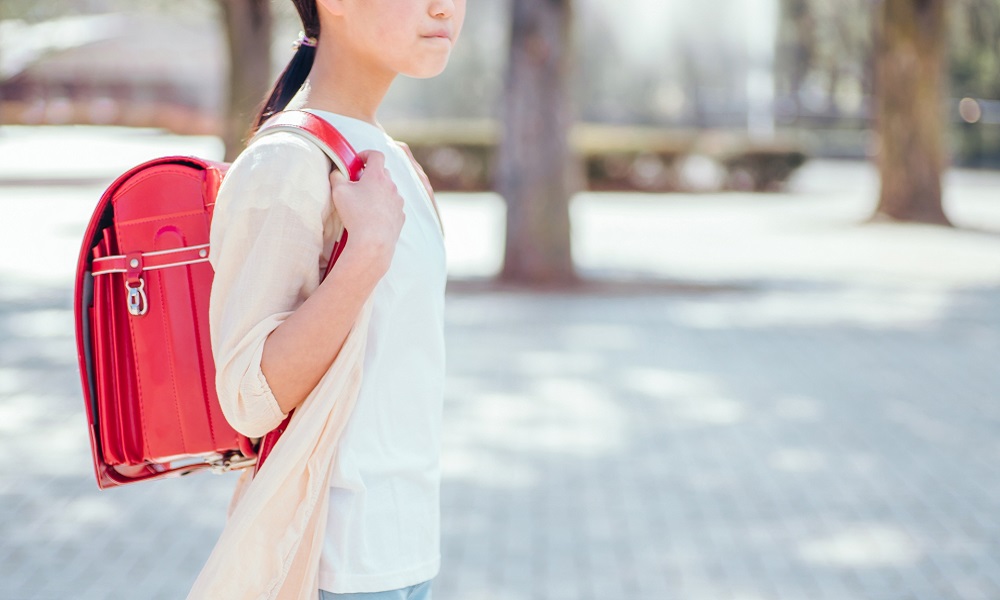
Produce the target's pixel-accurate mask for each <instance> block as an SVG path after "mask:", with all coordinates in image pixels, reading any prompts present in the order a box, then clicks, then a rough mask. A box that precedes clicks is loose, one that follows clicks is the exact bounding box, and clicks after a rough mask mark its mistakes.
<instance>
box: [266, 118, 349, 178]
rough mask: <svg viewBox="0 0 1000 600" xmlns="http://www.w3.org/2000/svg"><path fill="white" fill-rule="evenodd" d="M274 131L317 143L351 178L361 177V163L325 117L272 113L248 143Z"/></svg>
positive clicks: (342, 171)
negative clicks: (289, 133)
mask: <svg viewBox="0 0 1000 600" xmlns="http://www.w3.org/2000/svg"><path fill="white" fill-rule="evenodd" d="M278 131H290V132H292V133H296V134H298V135H301V136H302V137H304V138H306V139H308V140H309V141H311V142H312V143H314V144H316V145H317V146H319V147H320V149H321V150H323V152H324V153H326V155H327V156H328V157H330V160H332V161H333V164H334V165H335V166H336V167H337V168H338V169H340V172H341V173H344V174H345V175H347V178H348V179H350V180H351V181H357V180H358V178H359V177H360V176H361V171H362V170H363V169H364V167H365V165H364V163H363V162H362V161H361V159H360V158H358V155H357V152H355V151H354V148H353V147H352V146H351V144H350V143H349V142H348V141H347V139H346V138H345V137H344V136H343V135H341V133H340V132H339V131H337V128H336V127H334V126H333V125H331V124H330V123H329V122H328V121H327V120H326V119H324V118H322V117H319V116H317V115H314V114H312V113H310V112H307V111H304V110H286V111H282V112H279V113H275V114H274V115H273V116H272V117H271V118H269V119H268V120H267V121H265V122H264V124H263V125H261V126H260V129H258V130H257V133H256V134H255V135H254V136H253V138H252V139H251V140H250V142H251V143H252V142H253V141H254V140H256V139H258V138H260V137H263V136H265V135H268V134H271V133H276V132H278Z"/></svg>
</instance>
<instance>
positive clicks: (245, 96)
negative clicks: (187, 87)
mask: <svg viewBox="0 0 1000 600" xmlns="http://www.w3.org/2000/svg"><path fill="white" fill-rule="evenodd" d="M218 1H219V6H220V8H221V9H222V19H223V22H224V23H225V28H226V40H227V42H228V47H229V89H228V93H227V96H226V105H225V114H224V117H223V133H222V138H223V141H224V142H225V144H226V160H227V161H231V160H233V159H235V158H236V156H237V155H238V154H239V153H240V152H241V151H242V150H243V148H244V141H245V140H244V138H245V136H246V134H247V132H248V131H249V129H250V126H251V125H252V123H251V121H252V120H253V118H254V117H256V116H257V109H258V108H259V106H260V104H261V102H263V100H264V96H265V95H266V94H267V92H268V90H269V89H270V88H271V84H272V83H273V82H272V81H271V29H272V22H273V18H272V15H271V4H270V2H269V0H218Z"/></svg>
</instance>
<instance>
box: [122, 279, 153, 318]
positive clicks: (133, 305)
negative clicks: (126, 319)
mask: <svg viewBox="0 0 1000 600" xmlns="http://www.w3.org/2000/svg"><path fill="white" fill-rule="evenodd" d="M145 288H146V282H145V281H143V279H142V278H141V277H140V278H139V286H138V287H132V286H130V285H129V284H128V281H126V282H125V289H126V290H128V312H129V314H130V315H132V316H133V317H141V316H142V315H144V314H146V311H147V310H148V309H149V303H148V302H147V301H146V289H145Z"/></svg>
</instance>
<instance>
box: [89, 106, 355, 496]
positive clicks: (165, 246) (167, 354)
mask: <svg viewBox="0 0 1000 600" xmlns="http://www.w3.org/2000/svg"><path fill="white" fill-rule="evenodd" d="M278 117H280V118H278V119H275V120H274V123H279V124H289V123H290V124H292V125H295V126H301V127H305V128H308V129H310V130H311V131H313V132H314V133H315V134H317V136H318V137H320V139H323V140H324V141H327V142H328V143H329V144H330V146H331V147H332V148H333V149H334V150H335V151H336V152H338V154H339V156H340V158H341V160H343V162H344V164H345V165H348V166H349V167H348V169H349V171H350V173H349V176H350V178H351V179H353V180H356V179H357V178H358V176H359V175H360V172H361V169H362V167H363V165H362V164H361V162H360V159H358V158H357V155H356V154H355V152H354V151H353V149H352V148H351V147H350V145H349V144H348V143H347V141H346V140H344V139H343V137H342V136H340V134H339V133H338V132H336V130H335V129H334V128H333V127H332V126H330V125H329V124H328V123H327V122H326V121H324V120H322V119H320V118H319V117H316V116H315V115H311V114H309V113H297V112H292V113H280V114H279V115H278ZM286 121H287V123H286ZM270 123H271V122H269V124H266V125H265V127H268V126H270ZM228 167H229V165H228V164H225V163H216V162H211V161H206V160H202V159H199V158H196V157H185V156H174V157H163V158H159V159H156V160H153V161H149V162H147V163H144V164H142V165H139V166H137V167H135V168H134V169H131V170H130V171H129V172H127V173H125V174H123V175H122V176H121V177H119V178H118V179H117V180H116V181H115V182H114V183H113V184H112V185H111V186H110V187H109V188H108V189H107V191H106V192H105V194H104V195H103V197H102V198H101V200H100V202H99V203H98V206H97V208H96V209H95V211H94V216H93V218H92V219H91V222H90V224H89V226H88V228H87V232H86V234H85V237H84V243H83V246H82V248H81V252H80V257H79V261H78V264H77V280H76V294H75V302H74V313H75V326H76V333H77V354H78V359H79V362H80V373H81V382H82V384H83V392H84V401H85V406H86V412H87V419H88V424H89V427H90V433H91V450H92V455H93V459H94V468H95V474H96V476H97V480H98V485H99V486H100V487H101V488H107V487H113V486H116V485H122V484H125V483H130V482H134V481H143V480H148V479H155V478H160V477H165V476H170V475H178V474H184V473H187V472H191V471H195V470H200V469H205V468H208V467H209V466H210V465H209V464H207V463H205V462H199V461H201V460H202V457H204V456H205V455H210V454H213V453H218V454H223V455H226V456H229V457H232V458H235V459H243V458H252V457H253V456H254V455H255V454H257V453H258V452H259V454H260V456H261V457H260V458H258V461H260V462H262V460H263V458H262V457H264V456H266V453H267V452H268V451H269V450H270V449H271V448H273V447H274V445H275V444H276V443H277V441H278V439H279V438H280V434H281V432H283V431H284V427H285V426H287V424H288V420H287V419H286V421H285V423H283V424H282V426H281V427H279V428H278V429H277V430H275V431H274V432H272V433H271V434H268V436H265V439H264V440H263V441H262V443H261V445H260V448H259V449H255V448H254V447H253V445H252V444H251V441H250V440H248V439H247V438H245V437H244V436H241V435H240V434H238V433H237V432H236V431H235V430H234V429H233V428H232V427H231V426H230V425H229V423H228V422H227V421H226V420H225V417H224V415H223V414H222V410H221V408H220V406H219V401H218V398H217V396H216V391H215V366H214V363H213V360H212V352H211V340H210V337H209V332H208V299H209V294H210V290H211V284H212V278H213V273H212V268H211V265H210V264H209V263H208V262H197V263H194V264H185V265H179V266H168V267H165V268H157V269H149V268H148V267H150V266H155V265H157V264H158V265H163V264H164V262H163V261H162V260H159V257H160V256H163V255H156V254H155V253H157V252H161V251H164V250H168V251H169V250H174V249H178V248H185V247H190V246H199V245H202V244H208V242H209V226H210V223H211V217H212V214H213V211H214V206H215V196H216V194H217V192H218V189H219V186H220V184H221V182H222V179H223V177H224V175H225V173H226V171H227V170H228ZM344 240H346V232H345V236H344V238H342V240H341V242H340V243H339V244H338V245H337V250H336V251H335V252H334V253H333V257H332V259H331V266H332V263H333V261H335V260H336V258H337V257H338V256H339V254H340V251H342V249H343V241H344ZM149 253H154V254H153V255H150V254H149ZM119 255H123V256H124V257H125V258H124V259H116V265H115V266H116V267H117V268H123V269H124V270H125V271H126V272H124V273H123V272H115V273H107V274H102V275H98V276H92V275H91V274H90V273H91V272H92V271H93V270H95V269H94V268H93V267H94V265H93V260H94V259H98V258H102V257H107V256H119ZM171 256H175V255H171ZM133 259H135V261H136V263H135V266H132V264H130V263H131V261H132V260H133ZM157 261H159V262H157ZM107 266H108V265H107V264H104V265H103V266H101V267H100V268H99V269H98V270H102V269H106V268H107ZM327 272H329V268H328V269H327ZM90 283H92V284H93V288H92V295H90V296H88V294H87V293H85V292H86V290H87V289H89V288H88V285H89V284H90ZM126 283H127V284H128V285H129V286H130V287H133V288H137V287H138V286H140V285H141V290H142V292H143V293H144V294H145V303H144V304H142V305H143V306H145V313H143V314H131V313H130V312H129V310H128V298H129V292H128V290H127V289H126ZM85 321H86V323H85ZM88 356H89V357H90V360H88ZM289 418H290V417H289Z"/></svg>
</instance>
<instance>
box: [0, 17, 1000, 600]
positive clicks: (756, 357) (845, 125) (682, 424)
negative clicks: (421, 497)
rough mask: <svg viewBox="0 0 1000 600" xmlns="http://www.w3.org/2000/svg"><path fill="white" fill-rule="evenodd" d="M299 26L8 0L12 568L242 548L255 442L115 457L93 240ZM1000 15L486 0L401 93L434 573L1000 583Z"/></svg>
mask: <svg viewBox="0 0 1000 600" xmlns="http://www.w3.org/2000/svg"><path fill="white" fill-rule="evenodd" d="M299 29H300V25H299V23H298V21H297V15H296V14H295V12H294V9H293V8H292V6H291V3H289V2H283V1H277V0H275V1H268V0H188V1H186V2H170V1H166V0H144V1H143V2H128V1H125V0H48V1H46V2H31V1H27V0H2V2H0V240H3V242H2V243H3V246H2V247H3V250H4V252H3V253H2V255H0V434H2V435H0V599H5V600H6V599H11V600H21V599H36V598H45V599H47V598H52V599H55V598H66V597H74V598H181V597H184V595H185V593H186V591H187V590H188V589H189V587H190V584H191V582H192V581H193V580H194V577H195V576H196V575H197V573H198V570H199V569H200V567H201V565H202V564H203V562H204V560H205V558H206V557H207V556H208V553H209V551H210V550H211V547H212V545H213V544H214V542H215V540H216V538H217V536H218V534H219V532H220V531H221V528H222V525H223V522H224V515H225V509H226V505H227V502H228V500H229V494H230V492H231V490H232V486H233V484H234V481H235V478H234V477H233V476H231V475H227V476H204V475H201V476H196V477H188V478H183V479H178V480H168V481H160V482H151V483H143V484H136V485H132V486H126V487H123V488H118V489H114V490H109V491H104V492H99V491H98V490H97V486H96V484H95V482H94V478H93V472H92V467H91V465H90V455H89V452H90V451H89V441H88V437H87V427H86V419H85V415H84V410H83V406H82V401H81V400H82V396H81V393H80V387H79V386H80V379H79V374H78V371H77V359H76V355H75V353H76V350H75V341H74V337H73V315H72V293H73V292H72V287H73V278H74V272H75V266H76V260H77V256H78V252H79V249H80V243H81V240H82V237H83V233H84V228H85V227H86V224H87V221H88V220H89V218H90V215H91V212H92V211H93V209H94V206H95V205H96V203H97V201H98V199H99V198H100V196H101V193H102V192H103V191H104V189H105V188H106V187H107V186H108V185H109V184H110V183H111V182H112V181H113V180H114V179H115V177H117V176H118V175H119V174H121V173H122V172H124V171H125V170H127V169H129V168H131V167H132V166H134V165H136V164H139V163H140V162H142V161H144V160H147V159H150V158H154V157H157V156H164V155H171V154H181V155H183V154H191V155H196V156H200V157H204V158H209V159H213V160H231V159H232V158H233V157H234V156H236V154H238V153H239V151H240V150H241V149H242V147H243V142H242V141H243V139H244V136H245V134H246V130H247V127H248V126H249V123H250V118H251V116H252V114H255V108H256V106H257V104H258V103H259V102H260V100H261V99H262V96H263V95H264V93H265V92H266V91H267V90H268V89H269V88H270V85H271V84H272V83H273V80H274V78H275V77H276V76H277V74H278V73H279V72H280V71H281V70H282V69H283V68H284V66H285V64H286V63H287V61H288V60H289V59H290V57H291V55H292V50H291V48H290V45H291V42H292V41H293V40H294V39H295V38H296V37H297V32H298V30H299ZM998 33H1000V1H997V0H701V1H700V2H696V3H690V2H681V1H679V0H620V1H619V2H615V3H606V2H599V1H597V0H552V1H549V2H537V1H535V0H491V1H490V2H469V3H468V15H467V18H466V23H465V27H464V29H463V33H462V37H461V38H460V40H459V42H458V45H457V46H456V48H455V50H454V52H453V54H452V59H451V63H450V65H449V67H448V69H447V70H446V71H445V72H444V73H443V74H442V75H440V76H439V77H437V78H434V79H430V80H414V79H409V78H405V77H404V78H400V79H399V80H398V81H397V82H396V83H395V84H394V87H393V89H392V90H391V91H390V93H389V95H388V97H387V98H386V101H385V103H384V104H383V106H382V108H381V110H380V113H379V116H380V121H381V122H382V123H383V125H384V126H385V128H386V129H387V131H388V132H389V133H390V134H391V135H392V136H393V137H394V138H396V139H397V140H400V141H406V142H408V143H409V144H410V146H411V148H413V150H414V153H415V155H416V156H417V158H418V160H419V161H420V162H421V164H422V165H423V166H424V168H425V170H426V171H427V172H428V175H429V176H430V178H431V180H432V183H433V184H434V187H435V190H436V193H437V199H438V201H439V203H440V205H441V211H442V217H443V220H444V224H445V229H446V232H447V235H446V244H447V250H448V261H449V272H450V281H449V288H448V300H447V303H448V310H447V323H446V327H447V331H446V335H447V341H448V348H449V366H448V369H449V379H448V384H447V395H446V398H445V423H444V425H445V430H444V434H445V438H444V441H443V464H442V468H443V485H442V528H443V529H442V533H443V538H442V554H443V556H442V559H443V567H442V571H441V574H440V575H439V576H438V578H437V580H436V583H435V591H434V595H435V598H438V599H439V600H449V599H455V600H466V599H502V600H508V599H529V598H530V599H538V600H542V599H544V600H558V599H563V598H565V599H570V598H573V599H577V598H580V599H594V600H597V599H636V598H649V599H664V598H679V599H695V600H700V599H734V600H735V599H739V600H764V599H767V600H771V599H775V600H778V599H781V600H784V599H810V600H811V599H826V598H830V599H843V600H846V599H858V598H864V599H867V598H873V599H900V600H902V599H914V600H916V599H920V600H923V599H963V600H964V599H969V600H972V599H990V600H997V599H1000V517H998V515H1000V468H998V464H1000V436H998V433H1000V402H998V401H1000V373H998V371H997V366H996V365H997V359H998V358H1000V201H998V194H997V192H998V189H1000V187H998V186H1000V173H998V172H997V170H996V169H998V168H1000V36H998ZM348 83H349V82H345V84H348Z"/></svg>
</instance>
